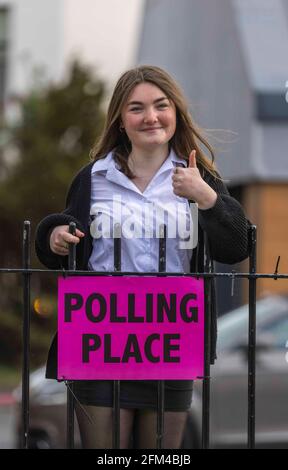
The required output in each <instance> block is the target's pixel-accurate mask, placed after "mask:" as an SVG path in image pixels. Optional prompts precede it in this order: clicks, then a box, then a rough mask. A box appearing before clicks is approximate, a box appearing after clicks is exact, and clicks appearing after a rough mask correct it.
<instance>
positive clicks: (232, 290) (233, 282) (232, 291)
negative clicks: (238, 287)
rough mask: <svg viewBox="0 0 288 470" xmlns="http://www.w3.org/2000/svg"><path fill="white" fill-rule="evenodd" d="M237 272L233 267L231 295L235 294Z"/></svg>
mask: <svg viewBox="0 0 288 470" xmlns="http://www.w3.org/2000/svg"><path fill="white" fill-rule="evenodd" d="M235 273H236V271H235V270H234V269H232V277H231V297H233V296H234V284H235V276H234V274H235Z"/></svg>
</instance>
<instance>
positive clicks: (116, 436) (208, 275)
mask: <svg viewBox="0 0 288 470" xmlns="http://www.w3.org/2000/svg"><path fill="white" fill-rule="evenodd" d="M116 225H117V224H115V227H114V234H115V233H116V234H117V233H118V232H119V233H121V227H120V226H119V227H117V226H116ZM118 225H119V224H118ZM75 230H76V225H75V224H73V223H72V224H70V226H69V231H70V233H75ZM249 237H250V255H249V272H248V273H238V272H237V273H236V272H235V271H231V272H228V273H227V272H225V273H218V272H217V273H214V272H212V269H211V264H209V263H208V264H207V263H206V265H205V269H204V272H203V273H202V272H201V273H198V272H195V273H179V272H177V273H173V272H169V273H167V272H165V270H166V228H165V226H163V227H162V233H161V234H160V238H159V271H158V272H145V273H135V272H124V271H121V237H120V236H117V238H114V271H113V272H105V273H103V272H96V271H93V272H92V271H83V270H77V269H76V245H74V244H70V246H69V258H68V260H69V261H68V270H64V269H63V270H61V269H49V270H48V269H33V268H31V266H30V263H31V261H30V259H31V228H30V222H29V221H25V222H24V225H23V239H22V268H0V274H21V275H22V284H23V320H22V342H23V359H22V408H21V409H22V423H21V433H22V436H21V437H22V439H21V445H22V448H24V449H27V448H28V447H29V374H30V311H31V276H32V275H33V274H45V273H46V274H47V273H49V274H51V273H54V274H57V275H64V276H96V277H97V276H103V275H105V276H106V275H107V276H115V277H116V276H137V277H139V276H179V277H181V276H191V277H197V278H204V279H205V302H206V305H205V342H204V344H205V354H204V357H205V362H204V377H201V379H202V380H203V396H202V448H204V449H207V448H209V443H210V379H211V377H210V335H211V332H210V324H211V318H210V317H211V315H210V313H211V310H210V308H209V302H210V304H211V297H210V296H211V281H212V279H213V278H214V279H215V278H223V277H225V278H228V279H231V286H232V291H231V292H232V293H233V289H234V281H235V279H238V278H239V279H243V278H245V279H247V280H248V282H249V328H248V395H247V400H248V416H247V447H248V448H249V449H253V448H255V375H256V371H255V353H256V284H257V280H258V279H274V280H278V279H288V274H279V273H278V265H279V259H280V257H278V260H277V264H276V268H275V272H274V273H257V270H256V247H257V240H256V226H255V225H253V226H251V228H250V234H249ZM66 385H67V447H68V448H73V447H74V400H75V396H74V393H73V382H71V381H66ZM120 387H121V384H120V381H119V380H114V381H113V448H115V449H118V448H120ZM157 391H158V408H157V432H156V446H157V448H158V449H161V448H162V438H163V434H164V426H165V422H164V398H165V397H164V395H165V393H164V392H165V390H164V381H163V380H159V381H158V389H157Z"/></svg>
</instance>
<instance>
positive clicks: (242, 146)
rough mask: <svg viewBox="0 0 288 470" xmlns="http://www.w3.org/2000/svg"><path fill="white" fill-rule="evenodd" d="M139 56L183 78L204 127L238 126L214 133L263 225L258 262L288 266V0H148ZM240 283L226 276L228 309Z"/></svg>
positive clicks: (223, 298) (224, 166)
mask: <svg viewBox="0 0 288 470" xmlns="http://www.w3.org/2000/svg"><path fill="white" fill-rule="evenodd" d="M138 58H139V63H141V64H145V63H146V64H147V63H149V64H155V65H159V66H160V67H164V68H165V69H167V70H168V71H169V72H170V73H171V74H172V75H173V76H174V77H175V78H176V79H177V80H178V81H179V82H180V84H181V85H182V88H183V89H184V92H185V94H186V96H187V98H188V100H189V103H190V105H191V111H192V115H193V116H194V118H195V119H196V121H197V122H198V123H199V124H200V126H201V127H202V128H205V129H215V128H216V129H226V130H229V131H232V132H231V133H229V132H222V133H220V132H214V137H217V139H219V138H221V140H225V141H226V142H227V141H229V142H230V143H229V144H228V143H226V144H224V143H223V142H221V143H220V142H219V141H217V140H215V139H213V138H212V139H210V141H211V143H212V145H213V144H214V147H216V150H217V152H216V155H217V165H218V168H219V170H220V171H221V174H222V176H223V177H224V178H225V179H226V180H228V183H227V184H228V186H229V190H230V191H231V193H232V194H233V195H234V196H235V197H237V198H238V199H239V200H240V201H241V203H242V204H243V205H244V207H245V210H246V213H247V214H248V216H249V218H250V219H251V221H253V222H254V223H255V224H256V225H257V226H258V253H257V254H258V266H257V268H258V271H259V272H269V273H271V272H274V270H275V265H276V260H277V257H278V255H281V260H280V265H279V272H286V273H287V272H288V256H287V251H288V242H287V232H288V208H287V206H286V201H287V200H288V184H287V182H288V155H287V154H288V150H287V149H288V60H287V59H288V0H217V1H214V2H213V1H211V0H201V1H200V0H177V2H176V1H175V0H146V4H145V10H144V22H143V30H142V37H141V41H140V47H139V53H138ZM208 135H209V134H208ZM247 266H248V265H247V263H246V264H245V266H244V269H245V271H246V269H247ZM224 268H225V267H223V266H219V269H221V270H223V269H224ZM239 268H240V267H239ZM228 269H229V270H230V269H231V268H230V267H229V268H228ZM241 269H243V266H241ZM239 284H240V281H236V284H235V288H236V289H235V295H234V297H233V298H232V297H231V296H230V295H229V292H230V289H231V286H230V282H228V281H227V280H226V281H223V282H222V281H221V282H219V287H220V309H221V311H225V310H227V309H229V308H230V307H232V306H233V305H235V304H237V303H239V302H241V301H242V300H243V290H244V291H245V285H246V284H245V282H244V283H243V286H242V287H243V288H244V289H242V293H241V290H240V289H239ZM237 285H238V288H237ZM258 287H259V290H258V294H259V295H261V294H264V293H268V292H274V291H286V292H287V291H288V282H287V281H284V280H283V281H280V280H277V281H274V280H272V281H269V280H268V281H267V280H263V281H259V283H258ZM227 291H228V295H227Z"/></svg>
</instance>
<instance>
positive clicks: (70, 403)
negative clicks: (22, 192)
mask: <svg viewBox="0 0 288 470" xmlns="http://www.w3.org/2000/svg"><path fill="white" fill-rule="evenodd" d="M69 233H71V234H72V235H75V233H76V224H75V222H70V224H69ZM68 269H69V271H75V270H76V244H75V243H69V255H68ZM73 392H74V387H73V381H69V387H67V436H66V438H67V448H68V449H74V396H73Z"/></svg>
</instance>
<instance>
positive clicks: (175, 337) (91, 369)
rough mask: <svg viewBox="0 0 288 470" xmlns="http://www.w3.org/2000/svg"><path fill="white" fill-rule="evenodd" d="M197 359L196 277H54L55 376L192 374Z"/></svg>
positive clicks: (200, 332)
mask: <svg viewBox="0 0 288 470" xmlns="http://www.w3.org/2000/svg"><path fill="white" fill-rule="evenodd" d="M203 362H204V284H203V279H198V280H197V279H195V278H192V277H188V276H187V277H175V276H174V277H170V276H167V277H156V276H155V277H154V276H149V277H148V276H127V277H126V276H125V277H124V276H121V277H120V276H119V277H118V276H117V277H115V276H101V277H98V276H93V277H92V276H85V277H82V276H77V277H68V278H66V279H63V278H59V280H58V379H71V380H73V379H74V380H84V379H86V380H158V379H159V380H177V379H179V380H185V379H186V380H192V379H196V378H197V377H198V376H203Z"/></svg>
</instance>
